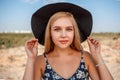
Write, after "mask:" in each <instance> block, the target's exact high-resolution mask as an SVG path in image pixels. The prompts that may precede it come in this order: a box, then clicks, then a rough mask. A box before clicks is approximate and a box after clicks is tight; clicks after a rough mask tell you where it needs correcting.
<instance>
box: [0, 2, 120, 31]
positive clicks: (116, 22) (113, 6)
mask: <svg viewBox="0 0 120 80" xmlns="http://www.w3.org/2000/svg"><path fill="white" fill-rule="evenodd" d="M55 2H70V3H74V4H77V5H79V6H81V7H83V8H86V9H87V10H89V11H90V12H91V13H92V16H93V30H92V31H93V32H120V0H0V32H31V16H32V14H33V13H34V12H35V11H36V10H38V9H39V8H40V7H42V6H43V5H46V4H49V3H55Z"/></svg>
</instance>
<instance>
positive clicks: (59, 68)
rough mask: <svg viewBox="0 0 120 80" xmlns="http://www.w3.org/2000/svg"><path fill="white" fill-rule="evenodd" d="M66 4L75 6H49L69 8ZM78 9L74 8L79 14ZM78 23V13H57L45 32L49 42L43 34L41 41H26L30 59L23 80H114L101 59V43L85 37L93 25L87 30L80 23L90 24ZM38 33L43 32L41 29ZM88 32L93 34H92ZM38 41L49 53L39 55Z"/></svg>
mask: <svg viewBox="0 0 120 80" xmlns="http://www.w3.org/2000/svg"><path fill="white" fill-rule="evenodd" d="M66 4H67V5H70V6H71V5H73V4H69V3H56V4H51V5H48V6H49V7H50V6H52V8H55V7H53V5H61V6H63V5H64V7H65V6H66ZM48 6H47V8H48ZM45 7H46V6H45ZM45 7H44V8H45ZM57 7H58V6H57ZM77 8H78V6H77ZM77 8H74V9H76V11H77ZM79 8H80V7H79ZM42 9H43V8H41V9H40V10H42ZM82 10H83V9H82ZM39 12H40V11H39ZM37 13H38V12H37ZM40 13H41V12H40ZM40 13H39V14H40ZM78 14H79V13H78ZM78 14H76V15H77V17H78ZM37 16H38V15H37ZM46 16H47V15H46ZM44 17H45V16H44ZM90 17H91V16H90ZM84 18H85V16H84ZM33 19H34V18H33ZM45 19H46V18H45ZM76 20H77V19H76V18H75V15H74V13H72V12H70V11H68V9H67V10H66V11H65V10H64V11H63V10H61V9H60V10H59V11H58V10H56V11H55V12H54V13H52V14H51V16H49V21H46V22H47V25H46V28H45V30H46V31H45V33H41V34H43V35H44V34H45V41H44V39H41V37H42V35H41V36H40V35H39V36H38V37H36V38H38V39H32V40H29V41H27V42H26V44H25V48H26V52H27V56H28V59H27V64H26V70H25V73H24V77H23V80H42V79H44V80H89V77H90V78H91V79H92V80H113V78H112V76H111V74H110V73H109V71H108V69H107V67H106V66H105V64H104V61H103V59H102V57H101V52H100V43H99V42H98V41H97V40H95V39H93V38H89V37H88V36H82V34H84V32H85V31H86V30H87V27H88V26H89V27H90V26H91V25H89V23H88V25H87V27H86V28H84V29H83V28H81V27H80V26H83V25H80V26H79V24H82V23H83V24H85V25H86V24H87V22H86V23H84V22H82V21H81V20H80V19H79V20H78V21H80V23H77V21H76ZM38 21H39V20H38ZM86 21H87V19H86ZM35 22H36V21H35ZM88 22H89V21H88ZM34 26H35V24H34ZM84 27H85V26H84ZM89 27H88V28H89ZM81 29H83V32H81ZM89 29H90V28H89ZM36 30H38V31H41V30H39V29H36ZM43 31H44V30H43ZM87 31H88V30H87ZM33 32H34V31H33ZM88 32H89V33H88V34H90V31H88ZM34 34H35V33H34ZM35 35H36V34H35ZM43 37H44V36H43ZM87 37H88V38H87ZM86 38H87V42H88V45H89V48H90V53H89V52H87V51H84V50H83V48H82V46H81V42H83V41H84V40H86ZM38 42H39V43H40V44H43V42H44V46H45V52H44V54H43V55H40V56H37V54H38V49H37V46H38Z"/></svg>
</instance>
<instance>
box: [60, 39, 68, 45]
mask: <svg viewBox="0 0 120 80" xmlns="http://www.w3.org/2000/svg"><path fill="white" fill-rule="evenodd" d="M67 42H68V40H60V43H61V44H66V43H67Z"/></svg>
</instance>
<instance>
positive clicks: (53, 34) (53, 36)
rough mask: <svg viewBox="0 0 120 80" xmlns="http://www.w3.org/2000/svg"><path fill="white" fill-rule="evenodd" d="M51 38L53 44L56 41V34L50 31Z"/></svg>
mask: <svg viewBox="0 0 120 80" xmlns="http://www.w3.org/2000/svg"><path fill="white" fill-rule="evenodd" d="M51 38H52V41H53V42H54V43H55V42H56V41H57V39H58V34H57V33H55V32H53V31H51Z"/></svg>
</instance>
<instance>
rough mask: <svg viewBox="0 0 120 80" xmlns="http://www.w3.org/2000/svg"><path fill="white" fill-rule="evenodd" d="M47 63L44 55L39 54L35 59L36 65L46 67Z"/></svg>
mask: <svg viewBox="0 0 120 80" xmlns="http://www.w3.org/2000/svg"><path fill="white" fill-rule="evenodd" d="M45 64H46V61H45V58H44V55H39V56H37V58H36V61H35V67H36V68H44V67H45Z"/></svg>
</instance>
